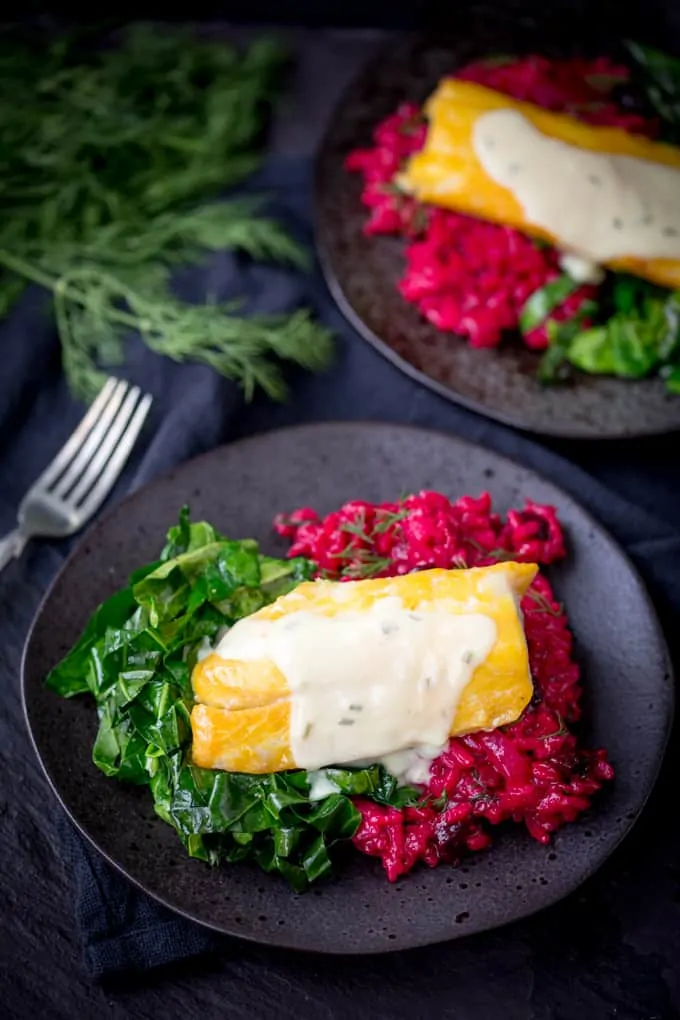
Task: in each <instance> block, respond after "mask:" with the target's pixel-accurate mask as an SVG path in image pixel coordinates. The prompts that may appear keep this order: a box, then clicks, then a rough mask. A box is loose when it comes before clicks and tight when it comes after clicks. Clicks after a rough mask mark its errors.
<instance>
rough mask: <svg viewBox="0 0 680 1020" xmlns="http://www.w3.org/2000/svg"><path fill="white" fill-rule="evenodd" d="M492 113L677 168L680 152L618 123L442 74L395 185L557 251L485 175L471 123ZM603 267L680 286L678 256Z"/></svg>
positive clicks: (585, 145)
mask: <svg viewBox="0 0 680 1020" xmlns="http://www.w3.org/2000/svg"><path fill="white" fill-rule="evenodd" d="M495 110H514V111H516V112H517V113H519V114H521V115H522V116H523V117H525V118H526V119H527V120H528V121H530V122H531V124H533V125H534V127H535V128H537V129H538V130H539V131H540V132H541V133H542V134H544V135H547V136H548V137H550V138H554V139H557V140H558V141H561V142H565V143H567V144H568V145H573V146H576V147H578V148H580V149H587V150H590V151H594V152H600V153H606V154H609V155H619V156H632V157H635V158H637V159H643V160H648V161H649V162H651V163H657V164H665V165H667V166H670V167H672V168H675V169H680V149H679V148H676V147H675V146H673V145H665V144H662V143H660V142H652V141H650V140H648V139H647V138H644V137H642V136H640V135H633V134H630V133H628V132H627V131H623V130H622V129H620V128H608V127H591V126H590V125H589V124H584V123H583V122H582V121H579V120H576V119H575V118H574V117H569V116H567V115H566V114H560V113H552V112H551V111H549V110H544V109H542V108H541V107H539V106H534V105H533V104H532V103H524V102H521V101H519V100H516V99H512V98H511V97H510V96H506V95H503V94H502V93H501V92H495V91H494V90H493V89H487V88H485V87H484V86H483V85H476V84H474V83H473V82H465V81H457V80H456V79H454V78H447V79H444V80H443V81H442V82H441V83H440V84H439V86H438V88H437V89H436V91H435V92H434V93H433V95H432V96H431V97H430V99H429V100H428V101H427V104H426V106H425V112H426V115H427V117H428V120H429V128H428V132H427V138H426V141H425V146H424V148H423V149H422V150H421V151H420V152H419V153H416V155H414V156H412V157H411V159H410V160H409V163H408V165H407V167H406V170H405V172H404V173H402V174H401V175H400V176H399V183H400V184H401V186H402V187H404V188H405V189H406V190H407V191H409V192H411V193H412V194H413V195H415V196H416V197H417V198H418V199H420V200H421V201H423V202H428V203H430V204H432V205H438V206H442V207H444V208H447V209H453V210H454V211H456V212H462V213H467V214H469V215H470V216H478V217H480V218H481V219H485V220H491V221H493V222H495V223H502V224H505V225H506V226H510V227H515V228H516V229H518V230H521V231H523V232H524V233H527V234H531V235H533V236H536V237H540V238H543V239H544V240H546V241H549V242H550V243H551V244H553V245H555V246H556V247H558V248H559V247H560V238H559V237H554V236H552V235H551V234H550V233H548V232H547V231H546V230H544V229H541V228H540V227H537V226H536V225H533V224H531V223H530V222H528V221H527V218H526V216H525V213H524V210H523V208H522V206H521V205H520V203H519V202H518V201H517V199H516V198H515V196H514V195H513V194H512V192H511V191H510V190H509V189H508V188H506V187H504V186H503V185H501V184H499V183H497V182H496V181H494V180H493V179H492V178H491V177H490V176H489V175H488V174H487V172H486V171H485V169H484V167H483V166H482V164H481V162H480V161H479V159H478V157H477V155H476V152H475V148H474V143H473V137H474V136H473V130H474V125H475V123H476V121H477V120H478V118H480V117H482V116H483V115H484V114H487V113H490V112H491V111H495ZM608 265H609V268H611V269H614V270H617V271H621V272H629V273H633V274H634V275H636V276H642V277H644V278H646V279H648V280H651V281H653V282H654V283H658V284H661V285H662V286H666V287H671V288H676V287H680V261H677V260H675V259H668V258H653V259H641V258H633V257H625V258H619V259H616V260H613V261H611V262H609V263H608Z"/></svg>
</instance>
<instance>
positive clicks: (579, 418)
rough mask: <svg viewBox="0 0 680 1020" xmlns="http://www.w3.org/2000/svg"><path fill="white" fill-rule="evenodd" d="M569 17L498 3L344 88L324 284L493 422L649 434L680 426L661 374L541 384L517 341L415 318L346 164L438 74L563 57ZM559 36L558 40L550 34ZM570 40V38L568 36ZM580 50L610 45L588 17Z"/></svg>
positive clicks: (332, 149) (422, 371)
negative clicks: (485, 62)
mask: <svg viewBox="0 0 680 1020" xmlns="http://www.w3.org/2000/svg"><path fill="white" fill-rule="evenodd" d="M569 31H570V19H569V18H563V19H562V21H561V23H560V24H559V25H558V26H557V29H556V30H551V29H550V28H549V27H547V26H546V25H545V23H542V24H541V26H540V27H539V26H537V25H535V24H533V23H532V22H531V21H529V20H527V19H523V18H519V17H517V14H516V12H515V13H514V14H513V18H512V20H511V21H510V20H507V21H506V20H504V15H503V14H502V12H499V11H495V12H494V14H493V16H490V15H489V13H488V12H487V15H486V17H485V18H484V17H482V18H480V19H477V20H474V19H473V20H470V21H466V22H465V24H461V28H460V30H459V31H458V32H456V33H455V34H454V35H453V36H452V37H451V38H447V37H446V36H443V35H439V36H438V37H437V38H436V40H435V39H432V38H431V37H421V36H419V37H417V38H411V37H406V38H405V39H403V40H402V41H401V42H400V43H398V44H397V45H395V46H393V47H392V48H389V49H388V50H386V51H385V52H383V53H381V54H380V55H379V56H378V57H377V58H376V59H375V60H374V61H373V62H372V63H371V64H370V65H369V66H368V67H367V68H366V70H365V71H364V72H363V73H362V74H361V75H360V77H359V79H358V80H357V81H356V82H355V83H354V84H353V85H351V86H350V88H349V90H348V91H347V93H346V94H345V95H344V97H343V98H342V100H341V102H340V104H339V106H338V108H337V109H336V111H335V112H334V114H333V116H332V117H331V120H330V125H329V128H328V131H327V134H326V136H325V139H324V141H323V143H322V146H321V149H320V151H319V155H318V161H317V173H316V225H317V246H318V250H319V256H320V259H321V265H322V267H323V270H324V274H325V276H326V280H327V282H328V285H329V287H330V290H331V292H332V294H333V296H334V298H335V299H336V301H337V302H338V304H339V306H340V308H341V309H342V311H343V313H344V314H345V316H346V317H347V318H348V319H349V321H350V322H351V323H352V325H353V326H354V327H355V329H357V331H358V332H359V333H360V334H361V335H362V336H363V337H364V338H365V339H366V340H368V341H369V343H371V344H372V345H373V346H374V347H376V348H377V350H378V351H380V353H381V354H383V355H385V357H387V358H389V360H390V361H392V362H394V364H396V365H398V367H399V368H401V369H402V370H403V371H404V372H406V374H407V375H410V376H412V377H413V378H415V379H417V380H418V381H419V382H422V383H424V384H425V385H426V386H429V387H430V388H431V389H433V390H435V391H436V392H437V393H439V394H441V395H442V396H444V397H448V398H449V399H450V400H453V401H454V402H456V403H459V404H463V405H465V406H466V407H470V408H472V409H473V410H475V411H479V412H481V413H482V414H485V415H487V416H488V417H490V418H495V419H497V420H498V421H502V422H505V423H507V424H509V425H514V426H516V427H517V428H521V429H527V430H529V431H533V432H539V433H543V434H546V435H554V436H563V437H571V438H580V439H598V438H621V437H626V436H643V435H654V434H659V433H663V432H673V431H675V430H676V429H680V397H678V396H673V395H671V394H669V393H668V392H667V391H666V389H665V386H664V384H663V383H662V382H661V381H659V380H658V379H651V380H643V381H635V382H634V381H629V380H619V379H613V378H607V377H598V376H587V375H584V374H578V375H577V377H576V378H575V380H574V381H573V382H572V383H571V384H570V385H568V386H567V385H565V386H561V387H548V388H546V387H544V386H542V385H541V384H540V383H539V382H538V381H537V379H536V369H537V366H538V361H539V355H537V354H536V353H534V352H532V351H530V350H528V349H527V348H526V347H524V345H522V344H521V343H520V341H519V339H517V340H514V341H512V340H511V341H509V342H506V343H505V344H503V345H502V346H501V347H500V348H495V349H492V350H473V349H472V348H471V347H469V346H468V345H467V343H466V342H465V341H464V340H461V339H460V338H458V337H456V336H455V335H453V334H450V333H442V332H440V331H439V330H437V329H435V328H434V327H433V326H431V325H430V324H429V323H427V322H426V321H425V320H424V319H422V318H421V316H420V314H419V312H418V311H417V309H416V308H415V307H414V306H413V305H410V304H408V303H407V302H406V301H405V300H404V299H403V298H402V297H401V295H400V293H399V292H398V290H397V281H398V280H399V279H400V278H401V277H402V275H403V271H404V256H403V252H404V242H403V241H401V240H399V239H395V238H389V237H366V236H365V235H364V234H363V233H362V226H363V224H364V222H365V220H366V214H367V210H366V209H365V208H364V207H363V206H362V205H361V202H360V192H361V178H360V175H359V174H355V173H352V174H350V173H348V172H347V171H346V170H345V169H344V166H343V164H344V160H345V157H346V155H347V153H348V152H349V151H350V150H351V149H353V148H356V147H357V146H368V145H370V144H371V131H372V129H373V128H374V126H375V125H376V124H377V123H378V122H379V121H380V120H381V119H382V118H383V117H385V116H386V115H387V114H388V113H390V112H392V111H393V110H395V109H396V107H397V106H398V105H399V103H400V102H402V101H403V100H404V99H410V100H414V101H415V102H421V101H422V100H423V99H425V97H426V96H427V95H429V93H430V92H431V91H432V89H433V87H434V86H435V85H436V83H437V82H438V81H439V79H440V78H441V77H442V76H443V75H444V74H447V73H451V72H452V71H453V70H454V69H455V68H456V66H460V65H462V64H464V63H467V62H468V61H470V60H472V59H476V58H479V57H482V56H485V55H487V56H488V55H489V54H493V53H522V52H531V51H533V52H540V53H544V54H546V55H551V56H566V55H568V54H569V53H570V52H572V50H573V48H572V50H570V49H569V47H568V34H569ZM555 36H557V38H558V40H559V41H558V42H555ZM565 40H566V41H565ZM579 49H580V50H581V51H586V52H587V51H590V52H592V53H600V54H604V53H607V52H611V42H604V41H603V42H599V41H598V40H597V39H596V38H595V37H594V34H593V29H592V26H591V27H590V28H588V27H587V26H586V27H585V28H584V30H583V31H582V32H581V33H580V34H579Z"/></svg>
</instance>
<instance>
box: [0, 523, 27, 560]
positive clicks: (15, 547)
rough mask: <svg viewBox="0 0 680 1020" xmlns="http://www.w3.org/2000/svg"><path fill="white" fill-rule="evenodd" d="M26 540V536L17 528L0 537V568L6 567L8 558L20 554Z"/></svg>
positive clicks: (13, 557) (10, 558)
mask: <svg viewBox="0 0 680 1020" xmlns="http://www.w3.org/2000/svg"><path fill="white" fill-rule="evenodd" d="M27 542H28V537H27V536H26V535H24V534H22V532H21V531H20V530H19V529H18V528H15V529H14V531H10V533H9V535H5V537H4V538H2V539H0V570H2V569H3V567H6V566H7V564H8V563H9V561H10V560H13V559H15V558H16V557H17V556H21V554H22V552H23V551H24V547H25V545H26V543H27Z"/></svg>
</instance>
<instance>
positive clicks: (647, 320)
mask: <svg viewBox="0 0 680 1020" xmlns="http://www.w3.org/2000/svg"><path fill="white" fill-rule="evenodd" d="M606 305H607V307H609V308H610V309H611V314H610V315H609V318H607V319H605V321H604V322H601V323H600V324H599V325H596V326H592V327H590V328H588V329H582V328H581V327H580V325H579V321H578V317H577V318H575V319H572V320H569V321H567V322H564V323H555V322H553V323H551V327H552V328H551V329H549V335H550V341H551V342H550V346H549V347H548V349H547V351H546V352H545V354H544V356H543V359H542V364H541V368H540V370H539V375H540V378H541V379H542V381H543V382H553V381H555V380H556V379H558V378H559V377H560V375H561V374H562V373H563V371H564V369H565V367H566V368H568V366H569V365H572V366H573V367H575V368H578V369H580V370H581V371H582V372H588V373H591V374H594V375H616V376H619V377H621V378H624V379H642V378H645V377H647V376H650V375H653V374H655V373H657V374H659V375H660V376H661V377H662V378H663V379H664V380H665V382H666V386H667V387H668V389H670V390H671V391H672V392H677V389H676V390H674V387H677V380H678V378H679V373H680V291H666V290H663V289H662V288H660V287H654V286H653V285H652V284H649V283H646V282H645V281H644V280H639V279H636V278H633V277H629V276H623V275H616V276H615V277H614V278H613V279H612V281H611V290H610V293H609V295H608V296H607V300H606Z"/></svg>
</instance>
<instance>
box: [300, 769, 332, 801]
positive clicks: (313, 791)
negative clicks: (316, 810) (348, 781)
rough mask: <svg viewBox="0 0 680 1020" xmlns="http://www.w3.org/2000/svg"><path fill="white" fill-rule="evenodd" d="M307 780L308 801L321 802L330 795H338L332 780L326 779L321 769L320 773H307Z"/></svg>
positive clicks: (326, 776)
mask: <svg viewBox="0 0 680 1020" xmlns="http://www.w3.org/2000/svg"><path fill="white" fill-rule="evenodd" d="M307 778H308V779H309V799H310V800H323V799H324V797H330V796H331V794H332V793H339V787H337V786H336V785H335V783H334V782H333V780H332V779H329V778H328V775H327V774H326V773H325V772H324V771H323V769H322V770H321V771H320V772H319V771H317V772H309V773H308V774H307Z"/></svg>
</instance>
